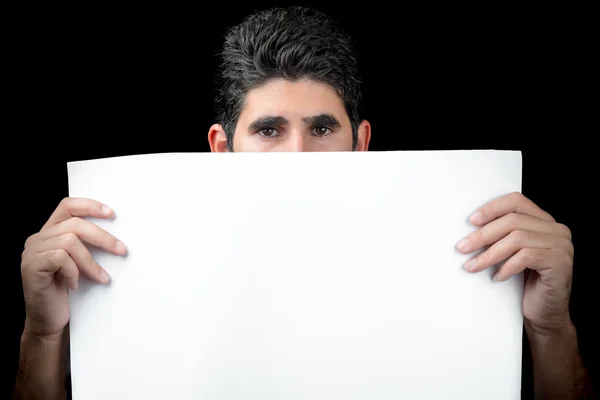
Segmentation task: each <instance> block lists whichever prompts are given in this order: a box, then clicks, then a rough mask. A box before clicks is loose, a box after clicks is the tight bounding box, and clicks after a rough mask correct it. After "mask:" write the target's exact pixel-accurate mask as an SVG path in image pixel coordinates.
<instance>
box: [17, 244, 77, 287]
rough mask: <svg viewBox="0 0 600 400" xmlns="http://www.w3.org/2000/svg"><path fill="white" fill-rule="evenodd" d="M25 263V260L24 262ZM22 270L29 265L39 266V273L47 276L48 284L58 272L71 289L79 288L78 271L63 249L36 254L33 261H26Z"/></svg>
mask: <svg viewBox="0 0 600 400" xmlns="http://www.w3.org/2000/svg"><path fill="white" fill-rule="evenodd" d="M24 261H25V260H24ZM27 261H29V262H25V263H24V264H23V265H24V267H23V268H29V265H31V264H35V265H39V267H40V268H39V271H40V272H41V273H42V274H45V275H46V276H47V281H48V283H50V282H52V276H53V275H54V274H55V273H56V272H59V273H60V274H61V275H62V276H63V277H64V279H65V281H66V282H67V285H68V286H69V287H70V288H71V289H77V287H78V286H79V284H78V282H79V269H78V268H77V265H75V262H74V261H73V260H72V259H71V257H70V256H69V254H68V253H67V252H66V251H65V250H63V249H53V250H48V251H44V252H41V253H36V254H35V255H34V260H31V261H30V260H27Z"/></svg>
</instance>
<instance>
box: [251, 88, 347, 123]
mask: <svg viewBox="0 0 600 400" xmlns="http://www.w3.org/2000/svg"><path fill="white" fill-rule="evenodd" d="M244 103H245V104H244V107H243V109H242V115H241V117H244V116H245V117H246V118H247V119H253V120H254V119H258V118H264V117H284V118H286V119H287V120H288V121H289V120H299V121H306V119H309V118H315V117H317V116H319V115H330V116H333V117H335V118H336V119H338V120H340V122H341V119H342V118H343V115H344V114H345V108H344V105H343V102H342V100H341V98H340V97H339V96H338V94H337V92H336V91H335V90H334V89H333V88H332V87H331V86H329V85H327V84H324V83H321V82H315V81H311V80H301V81H287V80H283V79H277V80H272V81H269V82H267V83H266V84H263V85H261V86H258V87H256V88H253V89H251V90H250V91H249V92H248V93H247V95H246V98H245V102H244ZM244 114H245V115H244Z"/></svg>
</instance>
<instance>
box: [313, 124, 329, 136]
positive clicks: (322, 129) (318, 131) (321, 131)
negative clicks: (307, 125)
mask: <svg viewBox="0 0 600 400" xmlns="http://www.w3.org/2000/svg"><path fill="white" fill-rule="evenodd" d="M330 131H331V129H329V128H328V127H326V126H317V127H316V128H315V135H317V136H325V135H327V134H329V133H330Z"/></svg>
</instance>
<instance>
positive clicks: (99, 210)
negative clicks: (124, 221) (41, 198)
mask: <svg viewBox="0 0 600 400" xmlns="http://www.w3.org/2000/svg"><path fill="white" fill-rule="evenodd" d="M113 215H114V212H113V210H112V209H111V208H110V207H108V206H107V205H105V204H102V203H100V202H98V201H96V200H92V199H86V198H80V197H67V198H65V199H63V200H62V201H61V202H60V204H59V205H58V207H56V210H54V212H53V213H52V215H51V216H50V218H49V219H48V221H47V222H46V224H44V226H43V227H42V230H44V229H46V228H48V227H51V226H53V225H55V224H57V223H59V222H62V221H65V220H67V219H70V218H72V217H81V218H84V217H92V218H110V217H112V216H113Z"/></svg>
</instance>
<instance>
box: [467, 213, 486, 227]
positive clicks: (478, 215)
mask: <svg viewBox="0 0 600 400" xmlns="http://www.w3.org/2000/svg"><path fill="white" fill-rule="evenodd" d="M482 220H483V216H482V215H481V212H479V211H475V212H474V213H473V214H471V216H470V217H469V221H471V222H472V223H474V224H478V223H480V222H481V221H482Z"/></svg>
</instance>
